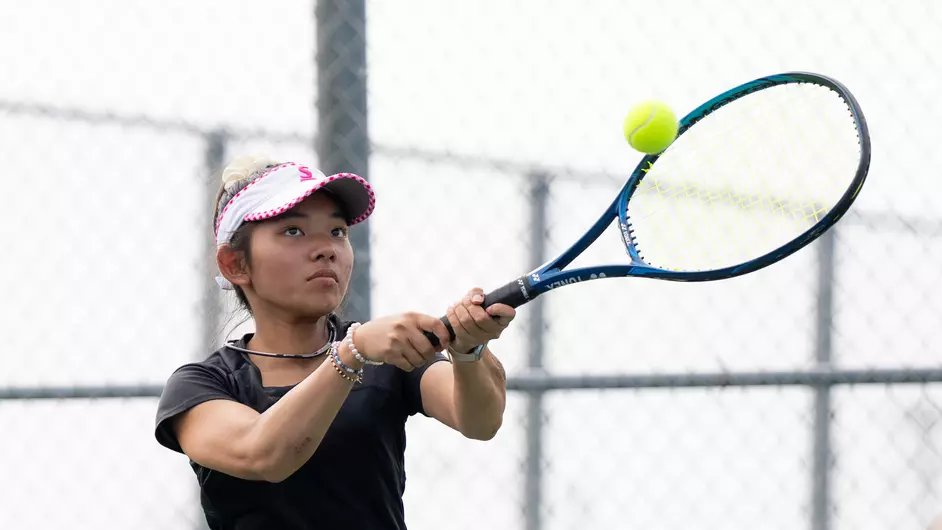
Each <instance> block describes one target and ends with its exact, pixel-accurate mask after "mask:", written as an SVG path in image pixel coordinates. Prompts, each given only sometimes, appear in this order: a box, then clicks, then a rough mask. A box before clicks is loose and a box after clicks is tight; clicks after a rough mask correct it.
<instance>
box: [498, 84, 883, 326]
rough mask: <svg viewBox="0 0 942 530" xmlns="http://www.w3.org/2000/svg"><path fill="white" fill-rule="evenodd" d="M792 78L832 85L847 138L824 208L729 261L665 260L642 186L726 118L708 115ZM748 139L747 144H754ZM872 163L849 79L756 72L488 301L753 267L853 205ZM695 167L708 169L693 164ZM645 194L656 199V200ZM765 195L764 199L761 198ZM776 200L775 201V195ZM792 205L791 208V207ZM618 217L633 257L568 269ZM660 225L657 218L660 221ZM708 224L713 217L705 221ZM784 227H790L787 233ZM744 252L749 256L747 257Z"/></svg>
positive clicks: (725, 274)
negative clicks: (568, 240)
mask: <svg viewBox="0 0 942 530" xmlns="http://www.w3.org/2000/svg"><path fill="white" fill-rule="evenodd" d="M789 86H795V87H801V86H808V87H815V88H816V89H821V90H824V91H826V92H822V93H821V94H824V95H826V96H828V97H830V98H831V99H830V103H831V106H830V107H828V112H829V114H828V116H827V117H828V118H829V119H831V120H833V121H834V122H835V123H834V124H833V126H834V127H837V129H838V130H836V131H835V132H838V133H840V135H841V138H842V142H841V143H840V145H841V148H842V152H841V157H840V160H841V163H842V165H841V166H840V167H839V168H836V169H835V170H834V172H833V177H834V178H832V179H831V180H830V181H829V182H830V184H831V186H830V188H829V190H830V191H829V194H828V199H827V201H823V202H820V205H823V208H818V207H817V206H816V207H814V208H811V211H812V213H813V214H814V215H813V219H812V220H813V222H810V221H809V219H807V218H806V219H802V220H801V221H802V222H803V223H804V225H801V226H799V227H798V228H796V227H795V226H791V227H790V228H789V229H788V230H786V231H785V232H782V233H778V234H777V237H778V239H775V238H772V239H770V240H769V242H767V243H769V244H766V245H765V246H764V247H761V248H762V250H756V249H755V248H748V249H746V250H747V252H745V253H744V254H742V255H740V256H734V257H733V258H729V257H727V259H726V260H725V261H723V260H718V261H716V262H714V263H706V264H705V266H702V265H703V264H701V266H686V267H683V266H676V264H673V265H672V264H670V263H669V260H667V262H665V263H662V262H661V261H660V260H657V259H652V258H651V255H650V254H651V250H652V248H655V247H656V246H657V244H658V241H659V240H658V238H657V237H655V236H652V235H651V234H656V232H657V231H656V230H651V226H652V225H651V223H650V222H649V219H645V218H642V215H643V213H644V212H643V211H642V212H640V214H639V210H643V208H639V204H645V201H646V200H647V199H645V198H643V197H644V196H645V195H647V196H648V197H650V196H651V194H645V193H643V192H644V191H645V189H646V188H645V186H646V185H649V184H650V183H651V181H652V179H653V178H656V176H657V175H659V174H660V173H661V170H662V169H663V168H664V167H665V165H667V166H670V163H671V162H674V161H676V160H677V159H678V157H685V156H687V154H686V153H687V152H688V151H689V149H690V146H689V145H687V144H689V143H690V142H688V140H689V139H690V138H691V137H692V135H693V134H694V133H696V134H697V135H700V136H703V135H701V134H700V133H701V132H702V131H704V130H705V127H704V124H711V126H712V124H714V123H723V122H721V121H720V120H718V119H717V118H716V117H714V118H713V119H712V120H707V121H704V120H705V118H708V117H711V116H719V115H721V114H723V113H725V112H726V111H727V110H728V109H731V108H736V109H739V108H742V105H741V103H742V102H747V103H749V104H750V105H751V104H752V103H753V102H757V101H759V102H761V100H760V99H759V98H760V96H758V95H757V94H771V93H772V92H770V91H773V90H777V89H778V88H781V87H789ZM799 103H800V101H799ZM835 105H836V106H835ZM759 106H761V105H759ZM770 108H771V110H773V111H778V113H779V114H780V115H781V116H787V115H789V114H791V113H793V112H794V111H796V110H797V109H798V107H797V106H796V105H789V104H788V101H787V100H785V101H784V102H782V101H777V100H772V104H771V105H770ZM805 110H807V109H805ZM806 117H807V123H799V124H797V129H798V130H802V129H807V128H811V127H813V126H816V125H817V126H820V125H821V124H825V125H830V124H829V122H827V120H826V119H825V118H826V117H825V116H823V115H822V116H817V115H814V114H811V115H807V116H806ZM751 125H752V126H753V128H751V129H746V130H747V131H748V133H749V134H752V133H754V132H756V131H761V130H762V129H761V128H754V125H755V124H754V123H752V124H751ZM793 128H796V125H795V124H793ZM825 128H826V127H825ZM708 132H709V131H708ZM825 132H827V131H825ZM817 133H818V134H819V135H820V134H821V130H818V131H817ZM802 134H803V133H802ZM799 136H801V135H799ZM707 137H708V138H709V135H707ZM819 138H820V139H822V140H828V137H820V136H819ZM739 140H741V138H739ZM822 144H824V145H825V146H827V145H828V144H827V142H826V141H822ZM746 145H747V146H748V144H746ZM768 145H773V144H772V143H771V142H769V143H767V144H766V147H767V146H768ZM727 147H728V146H724V145H722V144H721V145H718V146H715V148H714V149H712V150H711V149H707V150H706V151H707V152H708V153H724V152H725V151H726V150H727V149H726V148H727ZM806 147H807V146H806ZM780 148H781V146H780V145H778V144H774V149H773V148H769V149H768V150H769V151H770V152H773V153H777V154H781V151H780ZM734 152H735V151H734ZM735 153H736V154H737V155H738V156H741V157H742V158H743V160H744V161H745V162H746V165H745V167H747V169H750V171H747V172H741V173H742V174H741V175H740V178H739V181H738V183H739V184H747V185H749V184H751V183H752V181H754V180H756V178H754V177H756V173H753V172H752V170H753V169H754V168H752V167H750V166H749V164H750V161H751V160H750V158H749V157H750V152H749V151H741V152H735ZM791 154H792V153H790V155H791ZM799 154H804V156H805V157H804V158H801V156H799ZM827 154H828V153H824V155H827ZM793 155H794V156H791V157H790V160H789V161H790V162H794V161H795V160H797V161H798V162H805V163H806V164H807V166H806V167H803V168H800V169H801V170H800V171H798V173H800V174H802V175H803V174H804V173H808V174H812V175H813V173H814V172H812V171H810V169H811V168H814V167H815V165H816V164H817V162H819V159H817V158H815V156H814V155H813V154H812V155H809V154H808V153H793ZM835 158H836V157H835ZM688 166H689V165H688ZM869 167H870V135H869V130H868V128H867V122H866V119H865V118H864V115H863V111H862V110H861V108H860V105H859V104H858V102H857V100H856V98H855V97H854V96H853V95H852V94H851V92H850V91H849V90H848V89H847V88H846V87H845V86H844V85H842V84H841V83H840V82H838V81H836V80H834V79H832V78H829V77H826V76H823V75H820V74H815V73H809V72H791V73H784V74H778V75H772V76H767V77H762V78H759V79H755V80H753V81H750V82H748V83H744V84H742V85H739V86H737V87H735V88H732V89H730V90H727V91H726V92H724V93H722V94H720V95H718V96H716V97H714V98H713V99H711V100H709V101H707V102H706V103H704V104H702V105H700V106H699V107H697V108H696V109H694V110H693V111H691V112H690V113H688V114H687V115H686V116H684V117H683V118H682V119H681V120H680V123H679V128H678V136H677V139H676V140H675V141H674V143H673V144H672V145H671V146H670V147H669V148H668V149H667V150H665V151H664V152H662V153H659V154H655V155H647V156H645V157H643V158H642V159H641V161H640V162H639V163H638V165H637V167H636V168H635V170H634V171H633V172H632V174H631V175H630V177H629V178H628V180H627V181H626V182H625V184H624V186H623V187H622V189H621V190H620V192H619V194H618V195H617V196H616V198H615V200H614V201H613V202H612V203H611V205H610V206H609V208H607V209H606V210H605V211H604V212H603V213H602V215H601V216H600V217H599V218H598V220H597V221H596V222H595V224H594V225H592V227H590V228H589V230H587V231H586V232H585V234H583V235H582V236H581V237H580V238H579V239H578V240H577V241H576V242H575V243H574V244H573V245H572V246H570V247H569V248H568V249H566V250H565V251H564V252H562V253H561V254H559V255H558V256H557V257H555V258H553V259H551V260H549V261H548V262H546V263H545V264H543V265H542V266H540V267H537V268H536V269H534V270H533V271H531V272H530V273H528V274H526V275H524V276H521V277H519V278H516V279H515V280H513V281H511V282H508V283H507V284H505V285H503V286H501V287H499V288H498V289H495V290H494V291H492V292H490V293H488V294H487V295H486V296H485V302H484V303H485V305H491V304H493V303H505V304H508V305H511V306H512V307H518V306H520V305H523V304H525V303H527V302H529V301H531V300H533V299H534V298H536V297H537V296H539V295H541V294H543V293H545V292H547V291H550V290H552V289H556V288H558V287H562V286H565V285H571V284H574V283H578V282H582V281H587V280H594V279H600V278H614V277H624V276H636V277H648V278H657V279H663V280H674V281H710V280H721V279H726V278H732V277H735V276H739V275H743V274H746V273H750V272H754V271H756V270H759V269H761V268H764V267H767V266H769V265H771V264H773V263H776V262H777V261H780V260H782V259H784V258H785V257H787V256H789V255H791V254H793V253H795V252H797V251H798V250H800V249H801V248H803V247H804V246H806V245H808V244H809V243H811V242H812V241H814V240H815V239H817V238H818V237H819V236H820V235H821V234H823V233H824V232H825V231H826V230H828V229H829V228H830V227H832V226H833V225H834V224H835V223H836V222H837V221H838V220H839V219H840V218H841V217H842V216H843V215H844V214H845V213H846V212H847V210H848V208H850V206H851V204H852V203H853V202H854V200H855V199H856V197H857V195H858V194H859V193H860V190H861V188H862V186H863V184H864V181H865V180H866V177H867V172H868V170H869ZM760 169H761V168H760ZM693 173H703V172H702V171H693ZM789 176H793V175H789V174H787V173H786V174H785V176H784V177H782V178H783V179H784V180H783V181H782V183H783V184H785V185H786V186H785V188H787V187H788V185H790V183H789V181H788V180H787V178H788V177H789ZM825 176H827V175H825ZM697 178H699V179H701V180H703V181H704V182H708V180H707V179H706V177H705V175H702V174H697ZM805 180H806V181H805V182H804V183H803V184H804V185H805V187H811V188H814V187H815V186H816V184H815V183H814V182H810V183H809V182H808V181H807V179H805ZM772 184H773V186H772V188H774V187H775V182H772ZM793 187H794V186H793ZM648 188H651V186H648ZM685 189H686V188H685ZM799 191H806V190H799ZM760 195H761V194H760ZM733 196H734V197H735V198H736V199H740V198H742V197H749V195H748V194H743V193H740V194H739V195H738V196H735V194H734V195H733ZM647 202H648V203H650V202H651V201H647ZM759 202H760V203H761V201H759ZM771 202H773V203H774V201H771ZM726 203H727V206H728V205H729V204H730V201H726ZM733 203H735V201H733ZM811 203H812V204H818V203H816V202H815V201H811ZM783 210H784V208H783ZM668 211H670V212H671V213H676V212H684V211H686V210H685V209H684V208H681V207H680V206H679V205H678V204H674V205H673V206H672V208H669V209H668ZM789 213H793V212H791V211H790V212H789ZM819 214H820V215H819ZM668 219H669V217H668ZM613 221H617V223H618V225H619V230H618V231H619V233H620V235H621V238H622V241H623V243H624V246H625V250H626V251H627V263H624V264H614V265H602V266H593V267H581V268H571V269H567V268H566V267H567V266H568V265H569V264H570V263H571V262H572V261H573V260H574V259H575V258H576V257H577V256H579V255H580V254H581V253H582V252H583V251H584V250H585V249H586V248H588V247H589V245H591V244H592V243H593V242H594V241H595V240H597V239H598V238H599V236H600V235H601V234H602V233H603V232H604V231H605V230H606V229H607V228H608V227H609V226H610V225H611V223H612V222H613ZM645 225H647V226H645ZM654 226H657V225H656V224H655V225H654ZM690 226H693V227H697V226H700V225H698V224H696V223H688V227H690ZM703 226H710V225H709V224H708V223H703ZM743 226H745V225H743ZM783 233H784V234H785V235H784V236H783ZM665 240H666V239H665ZM690 242H694V243H699V242H700V241H699V240H698V239H696V238H690V239H688V240H687V241H686V243H690ZM681 243H684V241H683V240H681ZM709 243H710V244H711V245H710V246H711V248H712V247H721V248H722V247H723V245H724V244H726V243H727V241H725V240H722V239H720V240H717V241H712V240H711V241H709ZM757 248H760V247H757ZM693 255H694V256H697V255H698V254H697V253H693ZM742 256H746V257H745V258H742ZM739 258H742V259H739ZM688 265H689V264H688Z"/></svg>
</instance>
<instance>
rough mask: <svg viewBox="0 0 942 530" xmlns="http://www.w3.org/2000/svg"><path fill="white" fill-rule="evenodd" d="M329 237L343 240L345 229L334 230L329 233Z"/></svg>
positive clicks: (345, 233) (345, 234) (345, 235)
mask: <svg viewBox="0 0 942 530" xmlns="http://www.w3.org/2000/svg"><path fill="white" fill-rule="evenodd" d="M330 235H332V236H334V237H340V238H345V237H347V229H346V228H334V229H333V230H331V231H330Z"/></svg>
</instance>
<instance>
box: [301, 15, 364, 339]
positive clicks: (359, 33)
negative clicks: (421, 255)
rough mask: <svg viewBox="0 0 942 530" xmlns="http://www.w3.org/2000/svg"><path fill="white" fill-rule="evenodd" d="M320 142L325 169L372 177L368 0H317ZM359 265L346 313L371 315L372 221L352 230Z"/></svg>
mask: <svg viewBox="0 0 942 530" xmlns="http://www.w3.org/2000/svg"><path fill="white" fill-rule="evenodd" d="M314 16H315V20H316V24H317V117H318V134H317V141H316V144H317V145H316V149H317V156H318V159H319V161H320V169H321V170H322V171H324V172H325V173H326V174H328V175H330V174H333V173H340V172H350V173H356V174H358V175H360V176H361V177H363V178H367V179H368V175H369V156H370V152H369V150H370V148H369V131H368V128H367V108H366V4H365V1H364V0H318V2H317V4H316V7H315V8H314ZM350 243H351V244H352V245H353V252H354V256H355V257H356V263H355V265H354V268H353V276H352V277H351V279H350V287H349V289H348V290H347V299H346V301H345V304H344V311H343V312H344V316H345V317H347V318H351V319H354V320H359V321H366V320H368V319H369V318H370V290H371V289H370V231H369V224H368V223H367V222H364V223H361V224H360V225H357V226H356V227H354V229H353V230H351V233H350Z"/></svg>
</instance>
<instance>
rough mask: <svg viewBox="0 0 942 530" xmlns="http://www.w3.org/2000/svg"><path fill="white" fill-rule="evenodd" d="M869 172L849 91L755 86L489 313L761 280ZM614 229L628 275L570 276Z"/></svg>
mask: <svg viewBox="0 0 942 530" xmlns="http://www.w3.org/2000/svg"><path fill="white" fill-rule="evenodd" d="M869 167H870V137H869V133H868V131H867V123H866V121H865V119H864V116H863V112H862V111H861V109H860V105H859V104H858V103H857V101H856V99H855V98H854V96H853V95H851V93H850V91H849V90H848V89H847V88H846V87H845V86H844V85H842V84H841V83H839V82H837V81H835V80H834V79H830V78H828V77H825V76H822V75H817V74H813V73H804V72H794V73H786V74H781V75H773V76H769V77H762V78H759V79H756V80H754V81H750V82H748V83H745V84H743V85H740V86H738V87H736V88H733V89H732V90H729V91H727V92H724V93H722V94H720V95H718V96H716V97H715V98H713V99H711V100H709V101H707V102H706V103H704V104H703V105H700V106H699V107H698V108H696V109H695V110H693V111H692V112H691V113H689V114H688V115H686V116H685V117H684V118H682V119H681V120H680V123H679V133H678V136H677V139H676V140H675V141H674V142H673V143H672V144H671V146H670V147H668V148H667V149H666V150H665V151H664V152H662V153H660V154H656V155H648V156H645V157H644V158H643V159H642V160H641V162H640V163H639V164H638V166H637V167H636V168H635V170H634V172H633V173H631V176H630V177H629V178H628V181H627V182H626V183H625V184H624V186H623V187H622V189H621V191H620V192H619V193H618V196H617V197H615V200H614V201H613V202H612V203H611V205H610V206H609V207H608V208H606V209H605V210H604V211H603V212H602V215H601V216H600V217H599V219H598V221H596V222H595V224H593V225H592V227H591V228H589V230H588V231H586V233H585V234H584V235H583V236H582V237H580V238H579V239H578V240H577V241H576V242H575V243H574V244H573V245H572V246H571V247H569V248H568V249H566V250H565V251H564V252H562V253H561V254H559V255H558V256H557V257H555V258H553V259H552V260H550V261H548V262H547V263H546V264H544V265H542V266H540V267H538V268H537V269H535V270H533V271H531V272H529V273H527V274H525V275H523V276H520V277H519V278H516V279H515V280H513V281H511V282H509V283H507V284H506V285H504V286H502V287H499V288H497V289H495V290H494V291H492V292H490V293H488V294H487V295H486V296H485V298H484V303H483V305H484V307H488V306H491V305H494V304H497V303H502V304H507V305H509V306H511V307H519V306H521V305H523V304H526V303H528V302H530V301H532V300H534V299H535V298H536V297H538V296H540V295H542V294H544V293H546V292H548V291H552V290H555V289H558V288H560V287H564V286H568V285H573V284H577V283H581V282H584V281H589V280H596V279H603V278H618V277H625V276H633V277H639V278H653V279H659V280H673V281H689V282H701V281H712V280H723V279H726V278H733V277H735V276H740V275H743V274H747V273H750V272H754V271H757V270H759V269H762V268H764V267H767V266H769V265H771V264H773V263H775V262H777V261H779V260H782V259H784V258H785V257H787V256H789V255H791V254H793V253H795V252H797V251H798V250H800V249H801V248H802V247H804V246H806V245H808V244H809V243H811V242H812V241H814V240H815V239H817V238H818V237H819V236H820V235H821V234H823V233H824V232H825V231H826V230H828V229H829V228H830V227H832V226H834V224H835V223H836V222H837V221H838V220H839V219H840V218H841V216H843V215H844V213H845V212H847V209H848V208H849V207H850V205H851V203H853V202H854V199H855V198H856V197H857V195H858V193H860V190H861V187H862V186H863V184H864V180H865V179H866V176H867V171H868V170H869ZM612 223H617V226H618V231H619V232H620V234H621V240H622V242H623V243H624V246H625V251H626V254H627V256H626V258H625V263H623V264H615V265H600V266H592V267H579V268H571V269H567V268H566V267H567V266H568V265H570V264H571V263H572V261H573V260H574V259H576V258H577V257H578V256H579V255H580V254H581V253H582V252H583V251H585V250H586V249H587V248H588V247H589V246H590V245H591V244H592V243H593V242H594V241H596V239H598V237H599V236H600V235H601V234H602V233H603V232H604V231H605V230H606V229H607V228H609V227H610V226H611V224H612ZM442 321H443V322H445V325H446V326H447V327H448V331H449V332H450V333H451V336H452V339H454V330H453V329H452V327H451V325H450V324H449V323H448V320H447V319H446V318H442ZM426 336H428V337H429V339H430V340H431V341H432V343H433V344H435V345H438V340H437V338H435V336H434V335H432V334H431V333H427V334H426Z"/></svg>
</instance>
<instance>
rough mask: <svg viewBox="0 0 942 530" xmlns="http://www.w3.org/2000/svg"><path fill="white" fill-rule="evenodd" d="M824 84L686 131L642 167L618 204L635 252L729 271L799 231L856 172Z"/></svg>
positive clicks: (783, 93)
mask: <svg viewBox="0 0 942 530" xmlns="http://www.w3.org/2000/svg"><path fill="white" fill-rule="evenodd" d="M855 125H856V124H855V122H854V120H853V119H852V115H851V113H850V110H849V108H848V106H847V104H846V102H845V101H844V100H843V99H842V98H841V97H840V96H839V95H838V94H837V93H836V92H833V91H831V90H830V89H828V88H826V87H821V86H818V85H813V84H796V85H785V86H780V87H773V88H769V89H765V90H763V91H760V92H757V93H754V94H751V95H749V96H746V97H744V98H742V99H740V100H736V101H734V102H732V103H730V104H728V105H727V106H725V107H722V108H720V109H718V110H716V111H715V112H713V113H712V114H710V115H709V116H707V117H705V118H704V119H702V120H701V121H700V122H698V123H697V124H696V125H694V126H693V127H691V128H690V129H689V130H688V131H686V132H685V133H684V134H683V135H681V136H680V137H679V138H678V139H677V141H676V142H675V143H674V145H672V146H671V147H670V148H668V150H667V151H665V152H664V153H663V154H662V155H661V156H660V157H659V159H658V160H657V161H656V163H655V164H654V165H653V166H651V167H649V168H648V170H647V171H646V174H645V177H644V178H643V179H642V180H641V182H640V183H639V184H638V187H637V189H636V190H635V191H634V193H633V194H632V196H631V198H630V200H629V203H628V205H627V210H628V215H629V222H630V223H631V228H632V231H633V235H634V237H635V241H636V244H637V247H638V249H639V251H640V252H641V254H642V256H643V257H644V259H645V261H646V262H647V263H649V264H651V265H654V266H657V267H662V268H665V269H671V270H710V269H717V268H724V267H729V266H735V265H737V264H740V263H743V262H746V261H749V260H752V259H755V258H757V257H759V256H761V255H764V254H766V253H768V252H770V251H772V250H774V249H776V248H778V247H780V246H782V245H784V244H786V243H788V242H789V241H791V240H792V239H794V238H795V237H797V236H798V235H800V234H801V233H803V232H805V231H807V230H808V229H810V228H811V227H813V226H814V224H815V223H817V222H818V221H820V220H821V219H822V218H823V217H824V216H825V215H827V213H828V212H829V211H830V210H831V208H833V206H834V205H835V204H836V203H837V202H838V201H839V200H840V198H841V196H842V195H843V194H844V192H845V191H846V189H847V187H848V185H849V184H850V182H851V181H852V180H853V177H854V175H855V173H856V166H857V164H858V162H859V158H860V145H859V137H858V136H857V129H856V126H855Z"/></svg>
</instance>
